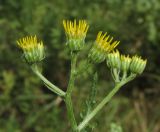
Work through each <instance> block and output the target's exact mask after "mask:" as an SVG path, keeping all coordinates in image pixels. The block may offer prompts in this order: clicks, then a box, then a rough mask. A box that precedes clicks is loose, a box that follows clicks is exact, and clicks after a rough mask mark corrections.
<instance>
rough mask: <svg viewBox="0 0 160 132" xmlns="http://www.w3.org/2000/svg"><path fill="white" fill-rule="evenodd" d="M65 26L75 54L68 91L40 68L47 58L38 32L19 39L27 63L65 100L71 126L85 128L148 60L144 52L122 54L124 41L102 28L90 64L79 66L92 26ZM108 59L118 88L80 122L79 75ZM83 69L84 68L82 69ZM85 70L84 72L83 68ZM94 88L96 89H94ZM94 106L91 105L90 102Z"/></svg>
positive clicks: (73, 23) (68, 22)
mask: <svg viewBox="0 0 160 132" xmlns="http://www.w3.org/2000/svg"><path fill="white" fill-rule="evenodd" d="M63 27H64V31H65V34H66V46H67V47H68V48H69V49H70V55H71V72H70V78H69V83H68V86H67V88H66V89H67V91H63V90H62V89H61V88H59V87H57V86H55V85H54V84H53V83H51V82H50V81H49V80H47V78H45V77H44V76H43V75H42V73H41V72H40V71H39V68H37V67H39V65H38V63H39V62H41V61H42V60H43V59H44V58H45V52H44V45H43V42H42V41H38V39H37V37H36V36H27V37H23V38H21V39H19V40H18V41H17V44H18V46H19V47H20V48H21V49H22V51H23V57H24V59H25V60H26V62H27V64H28V65H29V66H30V67H31V69H32V71H33V72H34V73H35V74H36V75H37V76H38V77H39V78H40V79H41V80H42V81H43V82H44V84H45V85H46V86H47V88H48V89H49V90H51V91H52V92H54V93H55V94H57V95H58V96H60V97H62V99H63V100H64V101H65V104H66V108H67V115H68V120H69V121H70V124H71V128H72V130H73V131H74V132H81V131H82V130H84V129H85V128H86V126H87V125H88V124H89V122H90V120H91V119H92V118H93V117H94V116H95V115H96V114H97V113H98V112H99V111H100V110H101V109H102V108H103V107H104V106H105V104H106V103H108V102H109V101H110V100H111V98H112V97H113V96H114V95H115V94H116V93H117V92H118V90H119V89H120V88H121V87H122V86H123V85H125V84H126V83H128V82H129V81H131V80H133V79H134V78H135V77H136V76H138V75H140V74H141V73H142V72H143V71H144V69H145V67H146V63H147V60H144V59H142V58H141V57H140V56H137V55H135V56H133V57H130V56H129V55H123V54H120V52H119V51H118V50H117V49H116V47H117V46H118V45H119V43H120V41H118V40H113V37H111V36H110V35H108V34H107V33H103V32H102V31H100V32H98V34H97V37H96V40H95V41H94V42H93V43H92V46H91V48H90V49H89V51H88V55H87V57H86V58H85V59H86V60H87V61H86V64H84V66H83V68H81V69H80V68H79V67H78V66H77V65H76V64H77V59H78V55H79V54H80V53H81V52H79V51H81V50H83V49H84V48H85V46H86V45H87V44H86V43H85V38H86V35H87V31H88V28H89V24H88V22H87V21H86V20H79V21H77V20H73V21H71V20H63ZM103 61H106V64H107V67H108V68H109V69H110V71H111V75H112V77H113V80H114V88H113V89H111V91H110V92H109V93H108V94H107V95H106V96H105V97H104V99H103V100H102V101H101V102H100V103H99V104H98V105H97V106H94V107H93V109H90V111H89V112H88V111H87V112H88V113H87V116H85V118H84V119H83V120H82V121H81V122H80V123H79V124H78V123H77V121H76V119H75V116H74V112H73V105H72V100H71V95H72V93H73V89H74V88H75V86H74V85H75V79H76V76H77V75H80V73H81V72H85V71H86V70H87V69H88V67H89V66H92V67H93V66H95V65H96V64H98V63H101V62H103ZM79 69H80V70H79ZM93 69H94V70H95V71H94V74H93V78H94V80H93V82H92V83H93V84H96V81H97V71H96V70H98V69H96V68H93ZM79 71H81V72H79ZM93 91H94V90H93ZM87 107H90V108H92V107H91V106H87Z"/></svg>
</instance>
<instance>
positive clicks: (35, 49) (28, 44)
mask: <svg viewBox="0 0 160 132" xmlns="http://www.w3.org/2000/svg"><path fill="white" fill-rule="evenodd" d="M17 44H18V46H19V47H20V48H21V49H22V50H23V53H24V58H25V60H26V61H27V63H29V64H33V63H36V62H39V61H42V60H43V59H44V58H45V53H44V46H43V42H42V41H40V42H38V40H37V37H36V36H34V37H33V36H29V37H28V36H27V37H24V38H22V39H19V40H18V41H17Z"/></svg>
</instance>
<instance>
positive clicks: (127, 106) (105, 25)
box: [0, 0, 160, 132]
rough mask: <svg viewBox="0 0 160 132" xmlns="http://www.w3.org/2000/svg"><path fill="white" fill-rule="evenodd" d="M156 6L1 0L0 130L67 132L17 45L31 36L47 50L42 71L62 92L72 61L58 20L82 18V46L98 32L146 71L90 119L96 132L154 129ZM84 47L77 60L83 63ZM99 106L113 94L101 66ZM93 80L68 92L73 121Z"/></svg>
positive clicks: (157, 114)
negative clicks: (143, 63) (86, 27)
mask: <svg viewBox="0 0 160 132" xmlns="http://www.w3.org/2000/svg"><path fill="white" fill-rule="evenodd" d="M159 13H160V1H159V0H92V1H91V0H76V1H75V0H45V1H44V0H21V1H20V0H0V132H69V131H70V130H69V128H70V127H69V122H68V119H67V117H66V108H65V105H64V103H63V101H61V99H60V98H57V96H56V95H54V94H53V93H51V92H50V91H49V90H48V89H47V88H46V87H45V86H44V85H43V83H42V82H41V81H40V80H39V79H38V78H37V77H36V76H35V75H34V74H33V73H32V72H31V70H30V68H29V67H28V66H27V65H26V63H25V62H24V61H23V60H22V52H21V50H20V49H19V48H17V46H16V40H17V39H19V38H20V37H24V36H25V35H35V34H36V35H37V36H38V38H40V39H42V40H43V42H44V44H45V46H46V50H47V57H46V59H45V60H44V61H43V74H44V75H45V76H46V77H47V78H48V79H49V80H50V81H51V82H54V84H56V85H58V86H59V87H61V88H62V89H63V90H66V86H67V83H68V77H69V70H70V60H69V52H68V50H67V48H66V47H65V33H64V30H63V27H62V20H63V19H71V20H73V19H86V20H87V21H88V23H89V24H90V28H89V31H88V34H87V38H86V45H91V43H92V42H93V41H94V40H95V38H96V34H97V32H98V31H104V32H108V33H109V34H110V35H112V36H113V37H114V38H115V39H116V40H120V41H121V43H120V45H119V46H118V49H119V50H120V51H121V52H122V53H124V54H131V55H134V54H138V55H140V56H142V57H143V58H147V60H148V64H147V67H146V69H145V71H144V73H143V74H142V75H141V76H139V77H138V78H136V79H135V80H134V81H132V82H130V83H129V84H127V85H126V86H124V87H123V88H122V89H121V90H120V91H119V92H118V94H116V96H114V98H113V99H112V101H111V102H110V103H109V104H107V106H106V107H105V108H104V109H103V110H102V111H101V112H100V113H99V114H98V115H97V116H96V118H94V120H92V123H95V124H96V128H95V129H94V130H93V131H94V132H108V130H109V128H110V124H111V123H116V124H118V125H120V126H121V127H122V128H123V130H124V132H160V68H159V65H160V15H159ZM86 55H87V50H84V51H83V52H82V54H81V56H80V57H79V66H81V65H82V64H83V58H84V57H86ZM97 71H98V76H99V81H98V88H97V102H99V101H100V100H102V99H103V97H104V96H105V95H106V94H107V93H108V92H109V91H110V90H111V89H112V86H113V80H112V78H111V75H110V72H109V70H108V68H107V66H106V63H105V62H104V63H102V64H100V65H98V68H97ZM91 82H92V75H89V74H87V73H85V74H82V75H81V77H79V78H78V79H77V82H76V88H75V90H74V94H73V103H74V108H75V113H76V119H77V120H78V121H80V120H81V118H80V114H79V113H80V112H81V111H83V106H84V102H85V100H86V99H87V98H88V95H89V93H90V90H91V89H90V85H91Z"/></svg>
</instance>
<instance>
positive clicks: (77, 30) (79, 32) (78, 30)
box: [63, 20, 89, 38]
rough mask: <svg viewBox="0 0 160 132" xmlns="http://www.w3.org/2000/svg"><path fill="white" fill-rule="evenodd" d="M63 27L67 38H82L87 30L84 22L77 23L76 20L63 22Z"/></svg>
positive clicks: (87, 26)
mask: <svg viewBox="0 0 160 132" xmlns="http://www.w3.org/2000/svg"><path fill="white" fill-rule="evenodd" d="M63 26H64V29H65V32H66V35H67V37H68V38H84V37H85V36H86V33H87V31H88V28H89V25H88V24H87V22H86V21H85V20H79V22H78V23H77V21H76V20H74V22H72V21H69V20H63Z"/></svg>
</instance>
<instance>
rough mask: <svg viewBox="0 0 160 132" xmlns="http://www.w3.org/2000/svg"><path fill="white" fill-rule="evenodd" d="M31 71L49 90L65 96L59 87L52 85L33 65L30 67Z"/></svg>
mask: <svg viewBox="0 0 160 132" xmlns="http://www.w3.org/2000/svg"><path fill="white" fill-rule="evenodd" d="M31 68H32V70H33V72H34V73H35V74H36V75H37V76H38V77H39V78H40V79H41V80H42V81H43V82H44V84H45V85H46V86H47V88H48V89H49V90H51V91H52V92H54V93H56V94H58V95H59V96H61V97H64V96H65V94H66V93H65V92H64V91H62V90H61V89H60V88H58V87H57V86H55V85H53V84H52V83H51V82H50V81H48V80H47V79H46V78H45V77H44V76H43V75H42V74H41V73H40V72H39V71H38V68H36V67H35V66H32V67H31Z"/></svg>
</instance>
